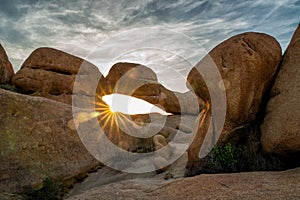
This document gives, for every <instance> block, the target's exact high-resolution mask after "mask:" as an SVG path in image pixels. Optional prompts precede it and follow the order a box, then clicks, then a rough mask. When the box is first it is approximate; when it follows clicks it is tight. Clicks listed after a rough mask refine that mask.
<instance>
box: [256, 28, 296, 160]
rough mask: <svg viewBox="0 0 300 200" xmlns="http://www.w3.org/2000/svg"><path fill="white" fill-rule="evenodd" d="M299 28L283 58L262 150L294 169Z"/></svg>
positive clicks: (267, 112) (273, 91)
mask: <svg viewBox="0 0 300 200" xmlns="http://www.w3.org/2000/svg"><path fill="white" fill-rule="evenodd" d="M299 63H300V25H299V26H298V28H297V30H296V32H295V33H294V35H293V38H292V40H291V42H290V44H289V46H288V48H287V50H286V52H285V54H284V57H283V61H282V64H281V67H280V71H279V74H278V76H277V78H276V81H275V84H274V86H273V88H272V91H271V99H270V101H269V102H268V105H267V111H266V116H265V118H264V123H263V125H262V127H261V130H262V136H261V143H262V146H263V150H264V151H266V152H268V153H272V154H274V155H277V156H279V157H280V158H282V159H284V160H286V161H288V163H289V164H291V165H299V164H300V161H299V156H300V123H299V122H300V113H299V111H300V101H299V98H300V90H299V88H300V82H299V80H300V64H299Z"/></svg>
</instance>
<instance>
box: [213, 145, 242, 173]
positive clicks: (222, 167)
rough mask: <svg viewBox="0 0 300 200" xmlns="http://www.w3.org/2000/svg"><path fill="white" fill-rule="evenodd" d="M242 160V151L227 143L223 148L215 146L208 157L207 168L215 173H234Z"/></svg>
mask: <svg viewBox="0 0 300 200" xmlns="http://www.w3.org/2000/svg"><path fill="white" fill-rule="evenodd" d="M241 159H242V149H241V148H239V147H235V146H233V145H232V144H230V143H228V144H226V145H224V146H221V147H218V146H215V147H214V148H213V150H212V152H211V153H210V155H209V159H208V162H207V165H208V168H210V169H212V170H216V171H223V172H231V171H236V170H237V166H238V164H239V163H240V162H241Z"/></svg>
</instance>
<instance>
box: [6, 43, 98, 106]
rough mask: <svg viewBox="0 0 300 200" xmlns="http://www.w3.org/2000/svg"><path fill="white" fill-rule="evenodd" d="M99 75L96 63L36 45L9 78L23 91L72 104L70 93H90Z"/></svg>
mask: <svg viewBox="0 0 300 200" xmlns="http://www.w3.org/2000/svg"><path fill="white" fill-rule="evenodd" d="M100 77H101V73H100V72H99V70H98V69H97V67H96V66H94V65H92V64H91V63H89V62H87V61H85V60H83V59H81V58H78V57H76V56H73V55H70V54H68V53H65V52H62V51H60V50H56V49H52V48H39V49H36V50H35V51H34V52H32V54H31V55H30V56H29V57H28V58H27V60H26V61H25V62H24V63H23V65H22V67H21V69H20V70H19V71H18V72H17V73H16V74H15V75H14V77H13V80H12V82H13V84H14V85H15V86H16V87H17V88H19V89H21V90H22V91H23V92H24V93H26V94H32V95H35V96H42V97H46V98H49V99H53V100H56V101H60V102H63V103H67V104H72V95H77V94H79V95H81V94H82V95H87V96H94V93H95V91H94V90H93V89H94V88H95V86H94V87H93V85H97V82H98V79H99V78H100ZM75 80H76V84H77V85H76V90H75V91H74V90H73V86H74V82H75ZM76 106H77V105H76ZM78 106H79V107H81V105H78Z"/></svg>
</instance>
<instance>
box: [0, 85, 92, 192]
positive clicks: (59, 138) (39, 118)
mask: <svg viewBox="0 0 300 200" xmlns="http://www.w3.org/2000/svg"><path fill="white" fill-rule="evenodd" d="M0 102H1V107H0V152H1V153H0V163H1V164H0V192H1V191H2V192H8V193H18V192H22V191H23V190H24V188H25V187H34V186H37V185H39V184H41V183H42V181H43V179H45V178H47V177H48V178H51V179H60V180H68V179H71V178H74V177H78V176H81V175H84V174H86V173H87V172H88V171H89V170H90V169H92V168H94V167H96V166H97V165H98V161H97V160H96V159H94V157H92V156H91V155H90V153H89V152H88V151H87V150H86V149H85V147H84V146H83V144H82V142H81V140H80V138H79V137H78V135H77V133H76V131H74V130H71V129H69V127H68V122H69V121H70V120H71V119H72V107H71V106H69V105H67V104H63V103H60V102H57V101H53V100H49V99H46V98H42V97H32V96H26V95H21V94H17V93H12V92H10V91H6V90H1V89H0Z"/></svg>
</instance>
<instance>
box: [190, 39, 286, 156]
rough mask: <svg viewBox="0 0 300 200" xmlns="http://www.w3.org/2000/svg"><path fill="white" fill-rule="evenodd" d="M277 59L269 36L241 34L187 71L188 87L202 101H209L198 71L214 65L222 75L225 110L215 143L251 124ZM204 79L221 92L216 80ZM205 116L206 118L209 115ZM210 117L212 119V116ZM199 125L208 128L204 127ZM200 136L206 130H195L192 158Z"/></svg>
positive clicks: (278, 53) (276, 47) (275, 46)
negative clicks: (220, 131)
mask: <svg viewBox="0 0 300 200" xmlns="http://www.w3.org/2000/svg"><path fill="white" fill-rule="evenodd" d="M280 60H281V48H280V45H279V44H278V42H277V41H276V40H275V39H274V38H273V37H271V36H269V35H266V34H262V33H243V34H240V35H236V36H234V37H232V38H229V39H228V40H226V41H224V42H222V43H221V44H219V45H218V46H216V47H215V48H214V49H213V50H212V51H210V53H209V54H208V55H207V56H206V57H205V58H204V59H203V60H202V61H200V62H199V63H198V64H197V65H196V67H194V68H193V69H192V70H191V72H190V73H189V75H188V83H189V84H190V86H189V85H188V86H189V87H191V88H193V89H194V91H195V93H196V94H197V95H198V96H199V97H201V98H203V99H204V100H205V101H206V102H210V101H211V100H210V95H209V92H208V87H207V86H206V83H205V82H204V79H203V77H202V76H201V75H200V74H199V72H198V70H199V71H200V72H205V71H209V70H208V69H212V65H215V66H216V67H217V69H218V70H219V72H220V74H221V76H222V79H223V83H224V86H225V91H226V98H227V99H226V103H227V110H226V118H225V125H224V128H223V130H222V133H221V136H220V138H219V140H218V142H219V143H223V142H226V141H228V139H229V138H230V137H232V136H233V135H234V130H236V129H239V128H242V127H243V126H245V125H247V124H249V123H251V122H252V121H253V120H254V119H255V118H256V117H257V114H258V113H259V111H260V106H261V102H262V101H263V98H264V95H265V94H266V90H267V89H268V88H269V87H270V83H271V81H272V79H273V76H274V74H275V73H276V70H277V66H278V64H279V62H280ZM208 75H210V72H209V73H208ZM211 77H213V76H211ZM207 78H208V79H209V80H208V81H207V84H208V85H211V86H212V88H214V89H215V90H216V91H219V92H220V91H222V88H219V85H218V84H216V83H214V81H216V79H212V80H210V77H207ZM211 83H213V84H211ZM212 106H218V105H212ZM217 109H218V108H217ZM207 116H208V117H210V115H207ZM212 117H213V118H214V116H212ZM201 120H202V119H201ZM210 121H211V120H210V119H206V120H205V122H203V123H208V124H209V123H210ZM203 126H204V127H207V128H208V125H203ZM210 132H213V131H210ZM203 134H206V130H204V131H203V128H201V127H199V129H198V132H197V135H196V139H195V140H194V142H193V144H192V145H191V151H190V155H192V157H193V158H195V157H198V152H199V149H200V147H201V145H202V143H203V140H204V138H205V136H204V135H203ZM211 137H214V136H211Z"/></svg>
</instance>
